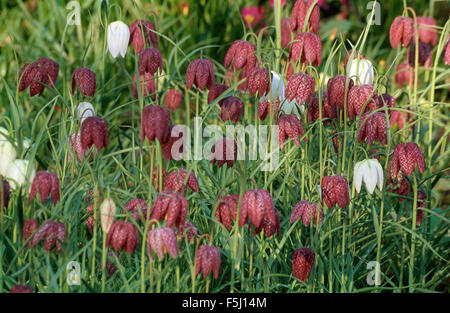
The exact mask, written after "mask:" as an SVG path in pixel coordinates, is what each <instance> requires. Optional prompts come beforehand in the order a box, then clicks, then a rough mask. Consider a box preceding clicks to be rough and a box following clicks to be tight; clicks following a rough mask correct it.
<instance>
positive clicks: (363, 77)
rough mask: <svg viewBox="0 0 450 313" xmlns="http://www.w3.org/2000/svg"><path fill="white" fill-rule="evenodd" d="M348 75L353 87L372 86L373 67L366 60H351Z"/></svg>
mask: <svg viewBox="0 0 450 313" xmlns="http://www.w3.org/2000/svg"><path fill="white" fill-rule="evenodd" d="M348 75H349V76H350V77H351V78H352V80H353V82H354V83H355V85H358V86H361V85H372V86H373V76H374V74H373V65H372V62H370V61H369V60H367V59H359V60H358V59H354V60H352V63H351V64H350V70H349V73H348Z"/></svg>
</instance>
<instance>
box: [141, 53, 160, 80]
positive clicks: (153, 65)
mask: <svg viewBox="0 0 450 313" xmlns="http://www.w3.org/2000/svg"><path fill="white" fill-rule="evenodd" d="M162 67H163V61H162V56H161V52H160V51H159V50H158V48H145V49H144V50H142V51H141V53H139V74H144V73H150V74H152V75H154V74H155V73H156V71H157V70H158V68H159V71H160V72H161V71H162Z"/></svg>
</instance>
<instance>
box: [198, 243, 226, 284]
mask: <svg viewBox="0 0 450 313" xmlns="http://www.w3.org/2000/svg"><path fill="white" fill-rule="evenodd" d="M219 270H220V250H219V249H217V248H216V247H214V246H208V245H201V246H200V247H198V250H197V253H196V255H195V275H198V274H199V273H200V271H201V272H202V274H203V278H206V276H208V275H209V273H211V272H213V273H214V278H215V279H217V278H219Z"/></svg>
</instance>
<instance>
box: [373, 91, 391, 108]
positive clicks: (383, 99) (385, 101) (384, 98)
mask: <svg viewBox="0 0 450 313" xmlns="http://www.w3.org/2000/svg"><path fill="white" fill-rule="evenodd" d="M377 100H378V107H379V108H381V107H383V106H387V107H388V108H393V107H394V106H395V102H396V101H395V98H394V97H392V96H391V95H389V94H387V93H384V94H382V95H381V96H378V98H377Z"/></svg>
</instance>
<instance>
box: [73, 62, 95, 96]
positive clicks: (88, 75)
mask: <svg viewBox="0 0 450 313" xmlns="http://www.w3.org/2000/svg"><path fill="white" fill-rule="evenodd" d="M96 86H97V80H96V79H95V73H94V72H93V71H91V70H90V69H88V68H77V69H75V71H73V73H72V96H73V95H74V93H75V87H78V90H80V92H81V94H82V95H83V96H88V97H93V96H94V94H95V88H96Z"/></svg>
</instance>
